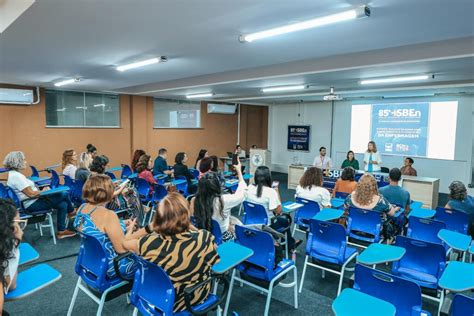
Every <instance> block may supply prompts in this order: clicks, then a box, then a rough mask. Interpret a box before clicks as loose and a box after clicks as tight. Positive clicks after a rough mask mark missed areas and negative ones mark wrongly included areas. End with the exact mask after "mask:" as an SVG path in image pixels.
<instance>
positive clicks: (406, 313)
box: [354, 264, 429, 316]
mask: <svg viewBox="0 0 474 316" xmlns="http://www.w3.org/2000/svg"><path fill="white" fill-rule="evenodd" d="M354 289H356V290H358V291H361V292H363V293H366V294H369V295H371V296H374V297H377V298H379V299H381V300H384V301H387V302H389V303H391V304H392V305H393V306H395V308H396V310H397V314H396V315H397V316H415V315H418V316H419V315H421V313H422V312H423V313H424V315H429V314H428V313H427V312H426V311H422V309H421V307H422V301H421V288H420V286H419V285H418V284H416V283H415V282H412V281H409V280H406V279H404V278H400V277H397V276H394V275H391V274H389V273H386V272H382V271H379V270H376V269H372V268H369V267H366V266H363V265H360V264H357V265H356V267H355V279H354Z"/></svg>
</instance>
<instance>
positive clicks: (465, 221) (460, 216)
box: [434, 207, 469, 235]
mask: <svg viewBox="0 0 474 316" xmlns="http://www.w3.org/2000/svg"><path fill="white" fill-rule="evenodd" d="M434 218H435V219H436V220H438V221H441V222H443V223H445V224H446V229H449V230H453V231H455V232H458V233H461V234H465V235H467V231H468V228H469V217H468V215H467V214H466V213H463V212H461V211H457V210H452V209H448V208H444V207H437V208H436V214H435V217H434Z"/></svg>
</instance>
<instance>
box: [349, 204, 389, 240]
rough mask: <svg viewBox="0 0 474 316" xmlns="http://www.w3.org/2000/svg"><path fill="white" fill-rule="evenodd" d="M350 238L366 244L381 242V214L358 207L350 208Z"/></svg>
mask: <svg viewBox="0 0 474 316" xmlns="http://www.w3.org/2000/svg"><path fill="white" fill-rule="evenodd" d="M349 219H350V221H349V223H348V227H347V229H348V231H349V237H351V238H354V239H357V240H362V241H366V242H371V243H372V242H380V241H381V233H382V220H381V213H380V212H377V211H371V210H364V209H360V208H356V207H350V208H349Z"/></svg>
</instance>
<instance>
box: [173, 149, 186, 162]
mask: <svg viewBox="0 0 474 316" xmlns="http://www.w3.org/2000/svg"><path fill="white" fill-rule="evenodd" d="M184 156H186V153H184V152H179V153H177V154H176V157H174V162H175V163H177V164H182V163H183V160H184Z"/></svg>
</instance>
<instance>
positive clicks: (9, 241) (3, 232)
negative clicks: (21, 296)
mask: <svg viewBox="0 0 474 316" xmlns="http://www.w3.org/2000/svg"><path fill="white" fill-rule="evenodd" d="M17 213H18V211H17V209H16V207H15V204H13V202H12V201H10V200H3V199H0V240H1V241H2V242H0V282H2V283H3V281H4V279H3V275H4V272H5V270H6V269H7V268H8V260H9V259H11V258H12V256H13V253H12V252H13V249H14V248H15V247H17V246H18V245H19V242H20V241H19V240H17V239H16V238H15V233H14V227H13V219H14V218H15V216H16V214H17ZM2 295H3V293H2Z"/></svg>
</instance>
